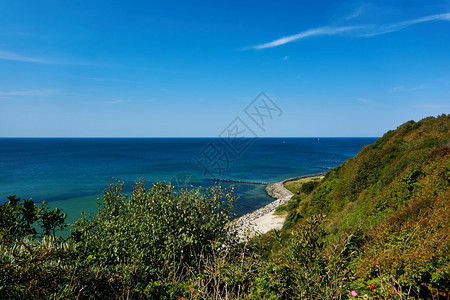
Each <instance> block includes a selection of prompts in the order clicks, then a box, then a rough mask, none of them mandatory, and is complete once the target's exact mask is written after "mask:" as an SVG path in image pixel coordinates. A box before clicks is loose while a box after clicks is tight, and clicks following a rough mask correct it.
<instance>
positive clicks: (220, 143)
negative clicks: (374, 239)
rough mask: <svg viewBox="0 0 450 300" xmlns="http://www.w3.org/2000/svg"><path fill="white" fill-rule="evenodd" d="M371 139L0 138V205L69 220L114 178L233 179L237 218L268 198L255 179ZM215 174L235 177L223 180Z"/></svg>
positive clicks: (297, 170) (350, 150)
mask: <svg viewBox="0 0 450 300" xmlns="http://www.w3.org/2000/svg"><path fill="white" fill-rule="evenodd" d="M375 140H376V138H255V139H245V138H236V139H222V138H0V203H4V202H5V201H6V200H7V197H8V196H10V195H17V196H18V197H21V198H26V199H28V198H32V199H33V200H34V201H35V202H38V203H40V202H42V201H44V200H45V201H46V202H47V203H48V204H49V205H50V206H51V207H58V208H60V209H62V210H63V211H64V212H65V213H67V215H68V217H67V222H68V223H70V222H73V221H74V220H76V219H77V218H79V217H80V216H81V213H82V212H86V213H87V214H88V215H93V214H95V212H96V209H97V199H98V198H100V197H102V194H103V192H104V190H105V188H106V187H107V186H108V185H109V184H110V183H112V182H114V181H115V180H116V179H119V180H123V181H124V182H125V192H130V191H131V186H132V185H133V183H134V182H136V181H137V180H144V181H146V184H147V185H148V186H150V185H151V183H152V182H155V181H161V182H166V183H169V182H171V183H172V184H173V185H174V186H175V187H176V188H182V187H200V186H201V187H208V186H211V185H215V184H220V185H222V186H223V187H224V188H227V187H229V186H230V185H233V187H234V191H235V195H236V196H238V197H239V198H238V200H237V201H236V203H235V206H234V212H235V213H236V214H237V215H238V216H239V215H242V214H245V213H248V212H251V211H253V210H256V209H258V208H260V207H262V206H264V205H266V204H268V203H269V202H271V201H273V199H272V198H271V197H270V196H268V195H267V194H266V193H265V190H264V188H265V186H264V185H263V184H260V183H268V182H269V183H270V182H277V181H281V180H283V179H286V178H291V177H296V176H301V175H308V174H313V173H320V172H326V171H328V170H329V169H331V168H334V167H336V166H338V165H340V164H342V163H343V162H344V161H345V160H346V159H348V158H351V157H353V156H355V155H356V154H357V153H358V152H359V151H360V149H361V148H362V147H363V146H365V145H368V144H371V143H373V142H374V141H375ZM221 179H222V180H223V179H227V180H235V181H240V182H228V181H227V182H224V181H220V180H221Z"/></svg>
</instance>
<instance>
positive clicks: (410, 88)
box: [389, 84, 427, 92]
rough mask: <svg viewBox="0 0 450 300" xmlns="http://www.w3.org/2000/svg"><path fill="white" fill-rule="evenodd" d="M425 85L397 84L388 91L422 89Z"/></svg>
mask: <svg viewBox="0 0 450 300" xmlns="http://www.w3.org/2000/svg"><path fill="white" fill-rule="evenodd" d="M426 87H427V86H426V85H425V84H421V85H418V86H413V87H405V86H404V85H398V86H395V87H393V88H392V89H390V90H389V91H390V92H401V91H416V90H422V89H424V88H426Z"/></svg>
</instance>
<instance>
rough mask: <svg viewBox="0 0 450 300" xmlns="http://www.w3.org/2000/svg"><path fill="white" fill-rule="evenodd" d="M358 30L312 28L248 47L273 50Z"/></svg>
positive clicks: (349, 28)
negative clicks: (303, 41)
mask: <svg viewBox="0 0 450 300" xmlns="http://www.w3.org/2000/svg"><path fill="white" fill-rule="evenodd" d="M358 28H360V26H343V27H319V28H313V29H308V30H306V31H303V32H300V33H297V34H294V35H290V36H285V37H282V38H279V39H276V40H274V41H272V42H269V43H265V44H261V45H257V46H253V47H249V48H250V49H267V48H273V47H277V46H281V45H284V44H287V43H291V42H293V41H297V40H300V39H304V38H306V37H310V36H317V35H335V34H339V33H343V32H348V31H354V30H356V29H358Z"/></svg>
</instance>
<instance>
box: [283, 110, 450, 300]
mask: <svg viewBox="0 0 450 300" xmlns="http://www.w3.org/2000/svg"><path fill="white" fill-rule="evenodd" d="M449 158H450V116H449V115H441V116H439V117H437V118H434V117H428V118H425V119H423V120H421V121H419V122H414V121H409V122H407V123H405V124H403V125H401V126H399V127H398V128H397V129H396V130H393V131H389V132H387V133H386V134H385V135H384V136H383V137H382V138H380V139H378V140H377V141H376V142H375V143H374V144H372V145H368V146H366V147H364V148H363V149H362V150H361V151H360V153H359V154H358V155H357V156H356V157H354V158H351V159H349V160H347V161H346V162H345V163H344V164H342V165H341V166H339V167H337V168H335V169H333V170H332V171H330V172H329V173H328V174H327V175H326V176H325V178H324V179H323V181H322V182H321V183H320V184H318V185H316V186H313V187H312V188H313V190H312V191H311V192H310V194H309V195H307V194H308V189H309V190H311V189H312V188H311V186H310V187H309V188H303V189H302V188H301V186H297V187H294V189H293V192H294V193H296V194H300V195H296V196H295V197H294V198H293V199H292V200H291V201H292V202H291V203H290V204H288V205H289V206H290V207H291V211H290V215H289V217H288V220H289V221H288V222H287V223H286V224H285V227H284V230H285V233H286V232H295V231H297V230H299V228H302V227H303V226H304V225H305V222H306V220H308V219H309V218H310V217H312V216H313V215H316V214H325V215H326V218H327V222H325V223H324V224H325V225H324V229H325V231H326V232H327V233H328V235H327V236H326V237H325V238H324V240H325V241H327V245H329V246H330V245H333V244H334V243H336V242H337V241H339V240H342V239H343V238H346V239H347V240H348V241H351V246H350V248H351V250H352V251H353V252H354V254H355V256H354V257H353V258H352V259H351V263H350V269H351V270H352V272H353V274H354V276H356V277H357V278H359V279H360V281H361V282H364V281H370V280H374V278H378V281H380V283H381V284H382V281H383V280H387V278H389V280H390V281H395V282H396V283H397V284H398V285H399V286H409V287H412V289H413V290H414V289H415V290H417V291H420V295H421V297H431V295H435V296H436V295H438V294H440V295H441V296H443V295H448V290H449V286H450V264H449V257H450V236H449V233H450V217H449V216H450V205H449V204H450V189H449V187H450V159H449ZM294 224H295V225H294ZM286 236H287V235H286Z"/></svg>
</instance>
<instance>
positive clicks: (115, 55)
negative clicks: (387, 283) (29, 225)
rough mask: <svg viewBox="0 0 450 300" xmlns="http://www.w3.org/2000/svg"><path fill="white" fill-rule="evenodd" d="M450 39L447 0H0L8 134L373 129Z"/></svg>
mask: <svg viewBox="0 0 450 300" xmlns="http://www.w3.org/2000/svg"><path fill="white" fill-rule="evenodd" d="M449 49H450V0H445V1H441V0H436V1H415V0H409V1H400V0H389V1H321V0H314V1H284V0H278V1H265V0H261V1H196V0H194V1H171V0H165V1H135V0H129V1H117V0H109V1H106V0H89V1H87V0H78V1H59V0H42V1H25V0H0V137H216V136H221V134H222V133H223V132H224V131H226V130H229V129H230V128H237V127H236V126H235V125H236V124H238V125H239V124H240V125H239V126H241V127H242V126H244V127H242V128H246V129H247V131H246V132H247V133H251V134H253V135H255V136H259V137H378V136H381V135H383V133H385V132H386V131H388V130H391V129H395V128H396V127H397V126H399V125H400V124H402V123H404V122H406V121H408V120H416V121H418V120H420V119H422V118H424V117H427V116H437V115H439V114H442V113H447V114H448V113H450V50H449ZM261 92H262V93H263V94H261ZM261 101H262V102H261ZM264 105H265V106H264ZM267 107H272V109H268V108H267ZM274 108H276V109H274ZM255 113H256V114H255ZM258 122H259V124H258ZM261 122H263V123H264V126H260V125H261ZM233 126H234V127H233ZM238 131H239V129H238ZM241 132H242V130H241ZM251 134H250V135H251ZM243 135H247V134H246V133H243Z"/></svg>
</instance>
